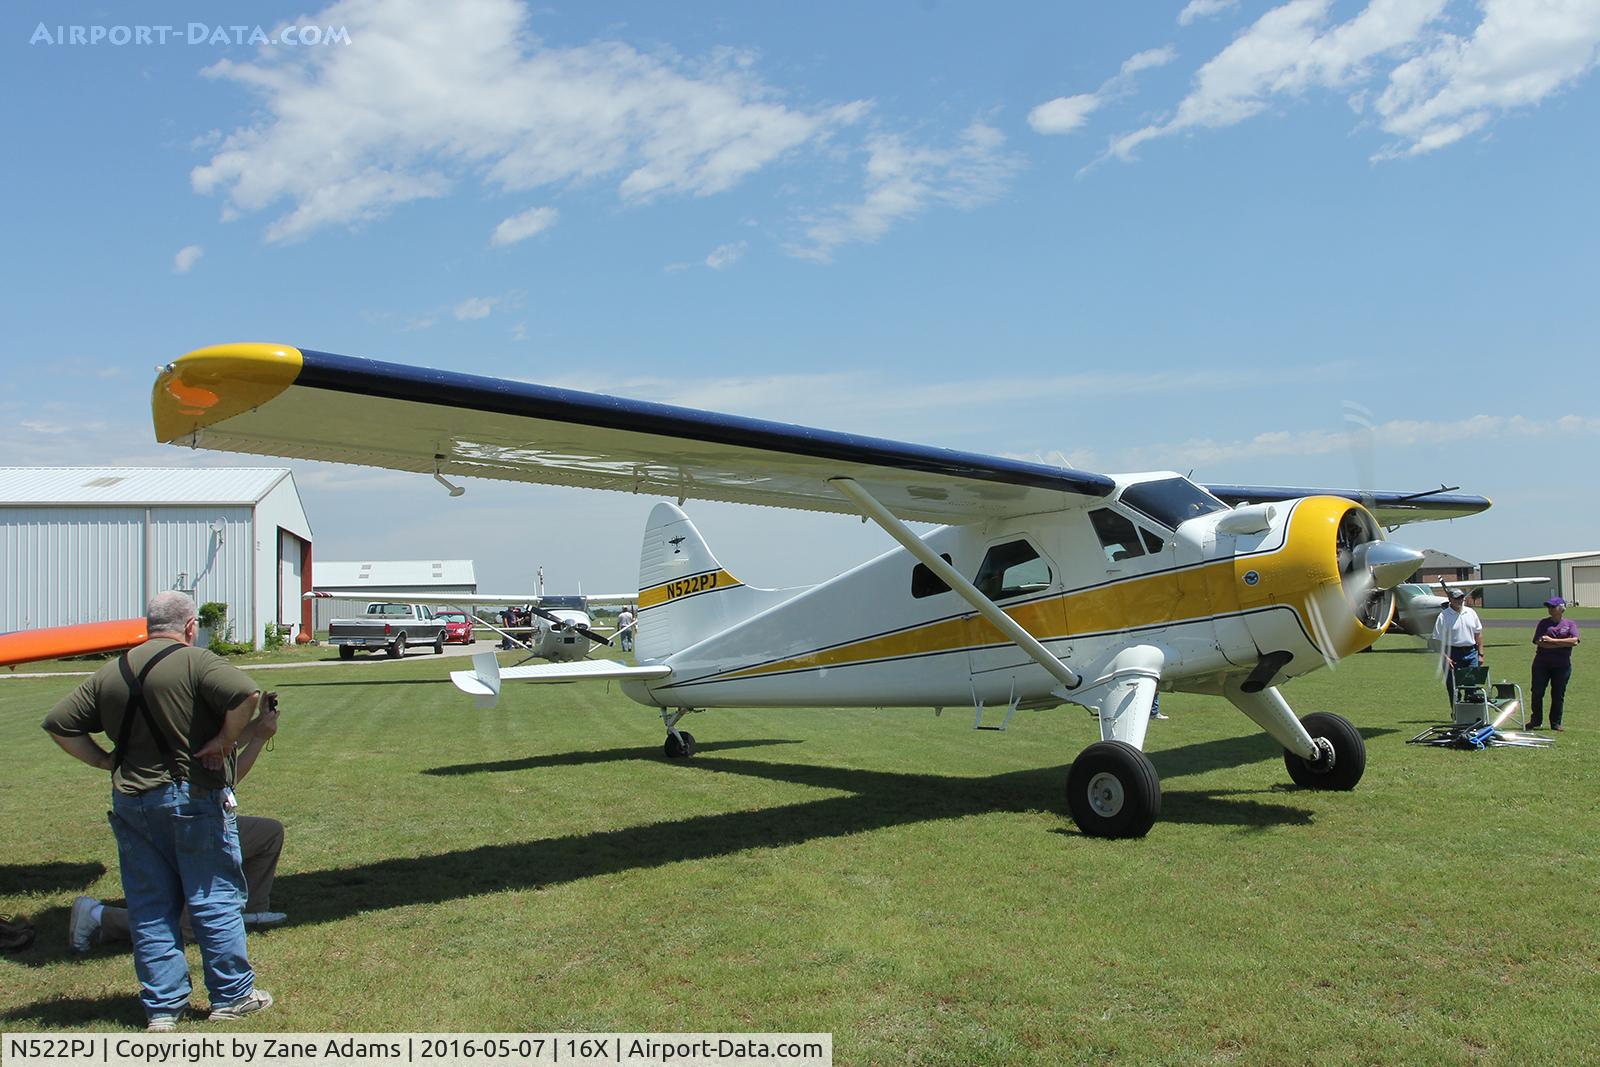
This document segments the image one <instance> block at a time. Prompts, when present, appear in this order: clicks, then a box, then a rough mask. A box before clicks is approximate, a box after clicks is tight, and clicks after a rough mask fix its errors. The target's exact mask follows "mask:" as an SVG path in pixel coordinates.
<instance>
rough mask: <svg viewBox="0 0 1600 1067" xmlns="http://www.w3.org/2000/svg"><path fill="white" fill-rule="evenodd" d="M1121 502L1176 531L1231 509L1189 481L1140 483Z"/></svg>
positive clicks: (1128, 491) (1123, 494) (1127, 491)
mask: <svg viewBox="0 0 1600 1067" xmlns="http://www.w3.org/2000/svg"><path fill="white" fill-rule="evenodd" d="M1120 499H1121V500H1122V502H1123V503H1124V504H1126V505H1127V506H1128V507H1130V508H1132V509H1133V510H1135V511H1137V512H1139V513H1140V514H1141V515H1148V516H1150V517H1151V518H1152V519H1154V520H1155V521H1156V522H1159V523H1160V524H1161V525H1163V526H1165V527H1167V528H1168V529H1172V530H1176V529H1177V528H1178V527H1179V526H1182V525H1183V524H1184V523H1185V522H1188V521H1189V520H1190V519H1192V518H1194V517H1195V516H1196V515H1208V514H1210V513H1211V512H1213V511H1227V510H1228V505H1226V504H1224V503H1223V502H1222V501H1220V500H1218V499H1217V498H1216V497H1214V496H1212V495H1211V494H1210V493H1208V492H1206V491H1205V490H1204V489H1202V488H1200V487H1199V486H1198V485H1195V484H1194V483H1193V482H1191V481H1190V480H1189V479H1187V478H1159V479H1157V480H1155V481H1152V482H1138V483H1135V484H1134V485H1130V486H1128V488H1126V489H1124V490H1123V491H1122V496H1121V498H1120Z"/></svg>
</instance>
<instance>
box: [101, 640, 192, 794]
mask: <svg viewBox="0 0 1600 1067" xmlns="http://www.w3.org/2000/svg"><path fill="white" fill-rule="evenodd" d="M182 647H184V646H182V645H168V646H167V647H166V648H163V649H162V650H161V651H160V652H157V653H156V654H155V655H153V656H151V657H150V662H149V663H146V664H145V665H144V670H142V671H140V672H139V676H138V677H137V678H135V677H134V676H133V667H132V666H130V665H129V663H128V654H127V653H126V652H124V653H123V654H122V655H121V657H119V658H118V660H117V666H118V667H120V668H122V680H123V681H124V682H126V683H127V685H128V706H127V708H126V709H125V710H124V711H123V713H122V729H121V730H120V731H118V733H117V747H116V750H115V751H114V752H112V753H111V772H112V773H113V774H115V773H116V772H117V770H118V768H120V767H121V766H122V761H123V759H124V758H125V757H126V755H127V751H128V739H129V738H130V737H132V736H133V720H134V718H135V717H138V718H142V719H143V720H144V724H145V728H146V729H147V730H149V731H150V736H151V737H153V738H155V742H156V749H157V750H158V751H160V753H161V759H162V760H163V761H164V762H165V763H166V765H167V773H168V774H170V775H172V780H173V781H174V782H182V781H183V780H184V775H183V769H182V768H181V767H179V766H178V761H177V759H176V758H174V756H173V752H172V744H171V743H170V742H169V741H168V740H167V738H166V735H164V734H163V733H162V732H161V727H160V725H159V724H158V723H157V722H156V719H155V716H154V715H152V714H150V705H149V704H147V703H146V702H145V699H144V680H145V679H146V678H148V677H150V672H151V671H153V670H155V667H156V664H158V663H160V662H161V661H162V660H164V659H166V658H167V657H168V656H170V655H171V654H172V653H174V652H176V651H178V649H180V648H182ZM135 712H137V713H138V715H137V716H135V714H134V713H135Z"/></svg>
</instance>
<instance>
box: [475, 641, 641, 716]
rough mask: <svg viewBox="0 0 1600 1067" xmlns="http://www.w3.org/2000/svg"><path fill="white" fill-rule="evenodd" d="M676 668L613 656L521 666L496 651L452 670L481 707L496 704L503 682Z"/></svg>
mask: <svg viewBox="0 0 1600 1067" xmlns="http://www.w3.org/2000/svg"><path fill="white" fill-rule="evenodd" d="M670 674H672V668H671V667H668V666H667V665H666V664H664V663H663V664H645V665H641V666H632V665H630V664H627V663H618V662H617V661H616V660H609V659H580V660H572V661H571V662H567V663H529V664H525V665H523V666H521V667H504V668H502V667H501V666H500V661H499V660H497V659H496V658H495V655H494V653H493V652H479V653H478V654H477V655H476V656H473V657H472V670H470V671H451V672H450V681H451V682H453V683H454V684H455V687H456V688H457V689H459V690H461V691H462V692H463V693H470V694H472V696H473V698H474V702H475V703H476V704H477V706H478V707H480V708H492V707H494V705H495V702H496V701H497V700H499V699H500V683H501V682H506V681H511V682H576V681H580V680H583V681H599V680H603V679H615V678H640V679H649V678H666V677H667V676H669V675H670Z"/></svg>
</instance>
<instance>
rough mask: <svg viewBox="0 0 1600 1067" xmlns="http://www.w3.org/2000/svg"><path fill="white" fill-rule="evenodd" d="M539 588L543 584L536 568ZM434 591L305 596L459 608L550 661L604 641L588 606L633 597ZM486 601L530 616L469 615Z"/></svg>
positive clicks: (337, 591) (580, 654) (581, 653)
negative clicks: (516, 619)
mask: <svg viewBox="0 0 1600 1067" xmlns="http://www.w3.org/2000/svg"><path fill="white" fill-rule="evenodd" d="M539 588H540V589H543V588H544V580H543V574H542V572H541V575H540V581H539ZM438 594H439V591H438V590H437V589H428V588H417V589H386V590H384V592H383V594H382V595H380V596H373V595H372V594H371V593H370V592H369V591H363V590H361V589H355V588H334V587H331V586H330V587H327V588H324V587H320V586H319V587H317V588H316V589H314V590H313V591H311V592H309V593H307V594H305V595H306V597H307V598H312V597H319V598H320V597H337V598H339V599H341V600H358V601H363V602H365V603H368V604H425V605H427V606H428V607H430V608H442V609H445V610H449V611H461V612H464V613H466V614H469V615H471V617H472V621H473V622H474V623H475V624H477V625H479V626H482V627H484V628H486V629H488V630H492V631H494V632H495V633H497V634H499V635H501V636H502V637H504V638H506V639H507V640H508V641H510V642H512V643H513V644H515V646H516V647H518V648H522V649H524V650H526V651H527V652H528V653H529V654H530V655H532V656H536V657H539V658H541V659H547V660H550V661H551V662H553V663H568V662H571V661H573V660H580V659H583V658H584V657H585V656H587V655H589V653H590V652H592V651H594V647H595V645H597V644H599V645H610V644H611V638H610V637H608V636H607V634H608V633H610V632H611V630H612V627H609V626H602V625H600V624H598V623H596V622H595V621H594V618H593V615H592V606H593V605H594V604H626V603H631V602H632V601H633V600H634V599H635V596H634V594H632V593H596V594H593V595H584V594H581V593H580V594H578V595H575V596H552V595H548V594H545V593H542V592H541V593H513V594H509V595H502V594H493V595H491V594H481V593H473V594H472V595H471V596H456V597H440V596H439V595H438ZM489 604H498V605H506V606H508V607H510V608H511V609H512V610H513V611H516V612H522V613H525V614H527V615H530V616H532V618H531V620H530V621H529V622H527V623H526V624H520V625H519V624H512V625H508V624H507V623H506V622H505V620H504V619H501V620H499V621H495V620H494V618H493V616H492V613H491V616H490V617H485V616H484V615H482V614H475V613H473V612H471V611H470V610H469V606H475V607H482V606H484V605H489Z"/></svg>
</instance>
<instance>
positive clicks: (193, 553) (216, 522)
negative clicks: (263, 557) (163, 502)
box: [150, 506, 277, 643]
mask: <svg viewBox="0 0 1600 1067" xmlns="http://www.w3.org/2000/svg"><path fill="white" fill-rule="evenodd" d="M250 510H251V509H249V508H239V507H220V506H206V507H194V508H171V507H160V508H151V509H150V524H151V530H152V534H153V536H152V546H151V547H152V550H153V560H154V568H153V569H154V578H155V582H154V584H155V589H156V591H159V590H162V589H193V590H194V600H195V603H196V604H204V603H205V602H206V601H208V600H220V601H221V602H222V603H224V604H226V605H228V621H229V622H230V623H231V624H232V626H233V634H234V638H233V639H234V640H236V641H250V642H252V643H254V638H253V637H252V636H251V620H252V619H253V618H254V605H255V585H254V566H255V539H254V537H253V536H252V532H251V529H250ZM268 552H269V557H268V558H269V559H270V558H272V557H275V556H276V554H277V553H276V550H275V546H273V547H269V549H268Z"/></svg>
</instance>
